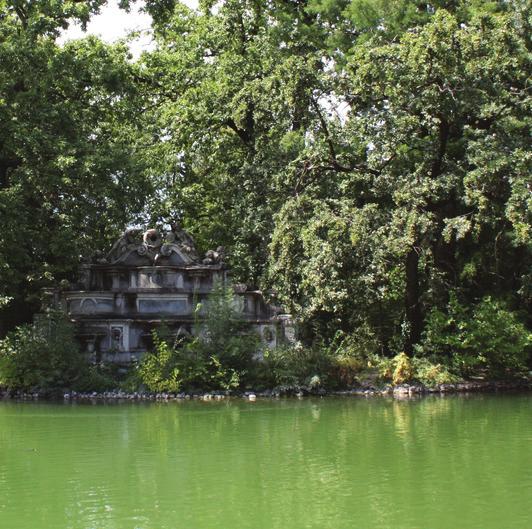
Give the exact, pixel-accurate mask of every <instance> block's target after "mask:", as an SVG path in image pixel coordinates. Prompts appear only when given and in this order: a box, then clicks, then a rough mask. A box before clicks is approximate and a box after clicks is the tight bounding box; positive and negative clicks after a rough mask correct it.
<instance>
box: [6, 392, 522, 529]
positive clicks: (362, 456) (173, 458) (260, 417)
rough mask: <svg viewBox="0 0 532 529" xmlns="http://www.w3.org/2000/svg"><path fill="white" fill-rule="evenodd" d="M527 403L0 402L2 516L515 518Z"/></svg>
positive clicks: (129, 526) (135, 527)
mask: <svg viewBox="0 0 532 529" xmlns="http://www.w3.org/2000/svg"><path fill="white" fill-rule="evenodd" d="M530 404H532V399H531V397H529V396H513V397H494V396H479V397H474V398H469V399H464V398H458V397H445V398H440V397H434V398H432V397H429V398H424V399H419V400H409V401H397V400H393V399H389V400H388V399H369V400H366V399H323V400H314V401H313V400H302V401H297V400H286V401H282V400H281V401H257V402H255V403H248V402H241V401H223V402H187V403H182V404H181V403H170V404H151V405H146V404H133V405H100V406H89V405H76V404H74V405H69V406H59V405H43V404H15V403H2V404H1V405H0V487H1V494H0V527H2V528H3V527H6V528H9V529H35V528H36V527H38V528H39V529H52V528H53V529H56V528H59V527H68V528H71V529H93V528H94V529H96V528H98V529H99V528H103V527H105V528H106V529H107V528H109V529H114V528H117V529H152V528H154V529H174V528H178V527H187V528H198V529H202V528H224V529H226V528H231V529H234V528H250V527H252V528H260V527H268V529H276V528H279V529H281V528H282V529H287V528H288V529H292V528H313V527H316V528H318V527H319V528H323V527H325V528H327V527H331V528H334V529H342V528H347V527H349V528H352V527H361V528H364V527H372V528H377V529H378V528H383V529H384V528H392V527H393V528H394V529H401V528H407V527H408V528H409V529H412V528H416V527H418V528H421V527H430V528H434V529H437V528H440V527H441V528H447V527H461V528H464V529H467V528H478V527H483V528H486V529H489V528H497V529H501V528H502V527H516V528H520V527H523V529H524V528H525V527H530V526H531V525H532V507H531V506H530V502H529V498H530V497H531V494H532V472H531V470H530V468H531V466H530V463H532V457H531V456H532V443H531V439H532V421H531V419H532V411H531V410H532V408H531V406H530ZM28 505H31V506H32V509H27V506H28ZM509 521H511V523H509Z"/></svg>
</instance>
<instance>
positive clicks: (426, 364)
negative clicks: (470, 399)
mask: <svg viewBox="0 0 532 529" xmlns="http://www.w3.org/2000/svg"><path fill="white" fill-rule="evenodd" d="M412 364H413V366H414V371H415V375H414V377H415V379H416V380H417V381H419V382H421V384H423V385H425V386H437V385H440V384H453V383H455V382H458V381H459V380H460V378H459V377H458V376H456V375H455V374H453V373H451V371H449V368H448V367H447V366H445V365H443V364H441V363H432V362H430V361H429V360H428V359H427V358H412Z"/></svg>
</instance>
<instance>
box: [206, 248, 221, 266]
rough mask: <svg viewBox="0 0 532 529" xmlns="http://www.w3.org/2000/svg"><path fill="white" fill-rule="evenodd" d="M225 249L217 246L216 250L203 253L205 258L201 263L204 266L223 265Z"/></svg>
mask: <svg viewBox="0 0 532 529" xmlns="http://www.w3.org/2000/svg"><path fill="white" fill-rule="evenodd" d="M224 260H225V249H224V247H223V246H218V248H216V250H209V251H207V252H206V253H205V258H204V259H203V261H202V263H203V264H204V265H213V264H224Z"/></svg>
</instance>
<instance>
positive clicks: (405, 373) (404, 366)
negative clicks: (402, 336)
mask: <svg viewBox="0 0 532 529" xmlns="http://www.w3.org/2000/svg"><path fill="white" fill-rule="evenodd" d="M392 362H393V368H394V369H393V373H392V384H394V385H398V384H404V383H405V382H410V381H411V380H412V379H413V378H414V366H413V365H412V361H411V360H410V358H409V357H408V355H407V354H406V353H399V354H398V355H397V356H395V357H394V358H393V359H392Z"/></svg>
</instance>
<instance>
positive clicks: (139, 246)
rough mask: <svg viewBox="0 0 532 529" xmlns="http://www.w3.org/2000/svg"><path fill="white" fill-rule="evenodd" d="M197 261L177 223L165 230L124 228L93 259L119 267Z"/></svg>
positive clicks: (191, 242) (192, 246)
mask: <svg viewBox="0 0 532 529" xmlns="http://www.w3.org/2000/svg"><path fill="white" fill-rule="evenodd" d="M199 261H200V260H199V256H198V253H197V251H196V245H195V243H194V239H193V238H192V236H191V235H190V234H189V233H187V232H186V231H185V230H183V229H182V228H181V227H180V226H178V225H174V226H173V228H172V230H170V231H168V232H166V233H161V232H159V231H158V230H156V229H149V230H147V231H145V232H144V233H142V232H141V230H137V229H128V230H126V231H125V232H124V234H123V235H122V236H121V237H120V238H119V239H118V240H117V241H116V242H115V243H114V244H113V247H112V248H111V250H110V251H109V253H108V254H107V255H105V257H103V256H97V258H96V263H97V264H108V265H123V266H124V265H125V266H157V265H164V266H186V265H192V264H197V263H199Z"/></svg>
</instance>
